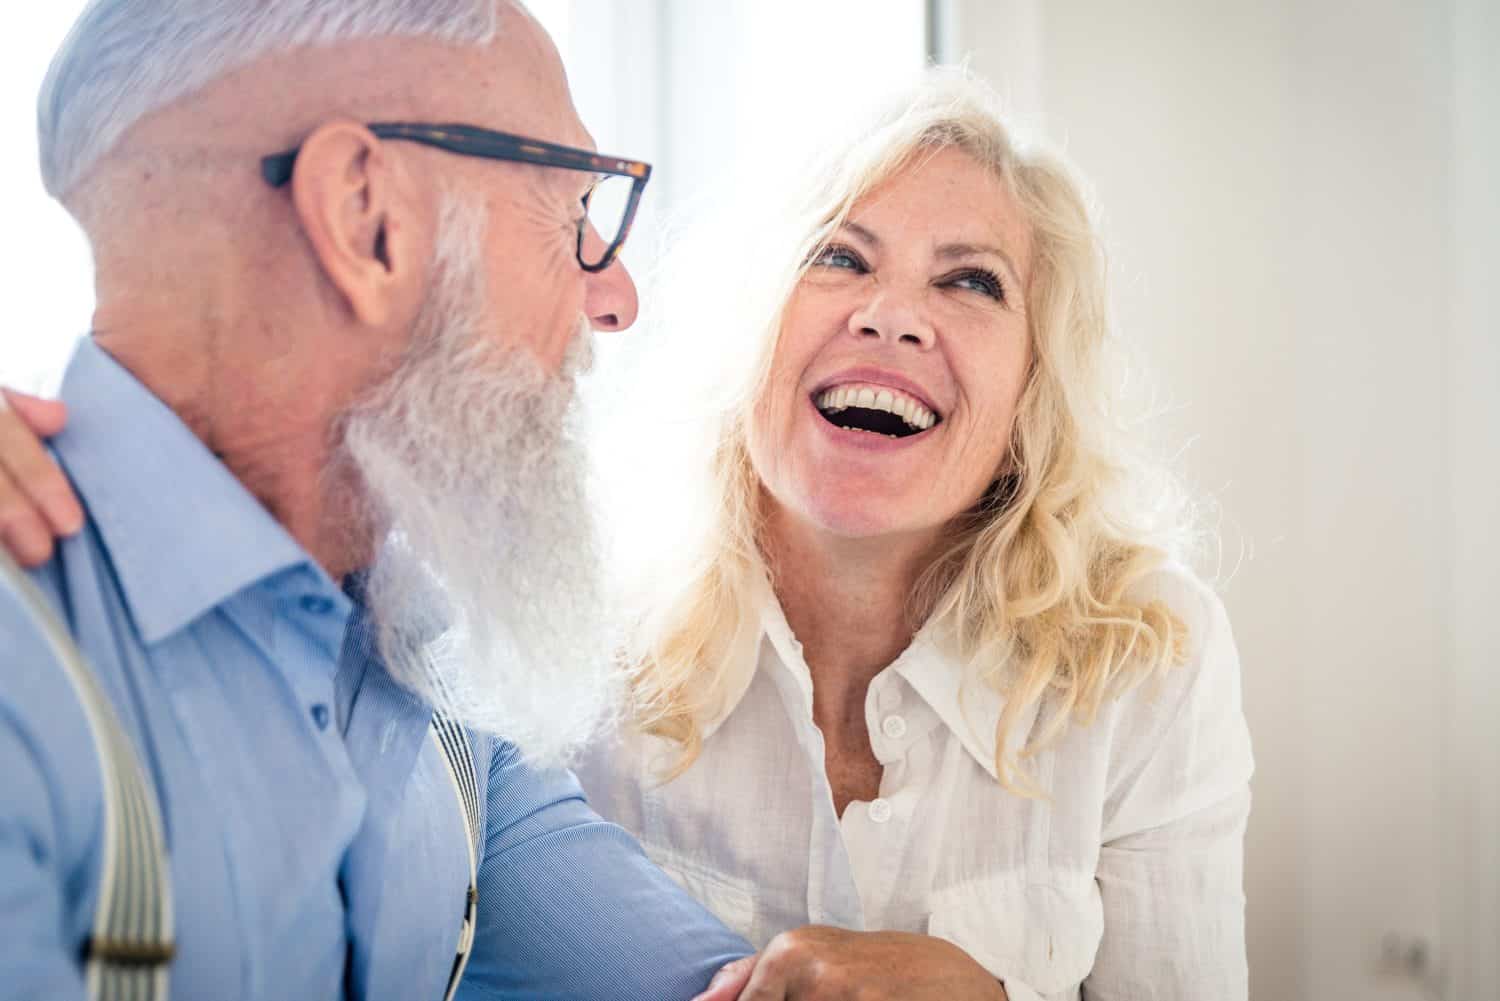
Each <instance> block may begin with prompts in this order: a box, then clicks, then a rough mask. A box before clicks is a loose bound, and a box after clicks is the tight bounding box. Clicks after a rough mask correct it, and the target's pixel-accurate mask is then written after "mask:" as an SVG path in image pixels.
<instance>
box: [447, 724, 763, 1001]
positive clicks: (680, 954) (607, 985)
mask: <svg viewBox="0 0 1500 1001" xmlns="http://www.w3.org/2000/svg"><path fill="white" fill-rule="evenodd" d="M487 802H488V816H487V821H486V837H485V844H484V846H483V847H484V858H483V861H482V862H481V864H480V870H479V921H478V928H477V931H476V938H475V942H474V952H473V955H472V957H471V958H470V960H469V967H468V970H467V972H466V973H465V975H464V979H463V984H462V986H461V987H460V989H459V995H458V996H459V997H460V998H471V999H477V998H522V997H524V998H528V999H530V998H555V999H558V1001H564V999H566V1001H591V999H599V1001H605V999H609V1001H614V999H619V998H652V999H658V998H660V999H663V1001H670V999H676V998H681V999H684V1001H685V999H687V998H691V997H693V996H694V995H695V994H697V993H698V992H699V991H701V990H703V988H704V987H705V986H706V985H707V984H708V981H709V978H710V977H712V976H713V975H714V973H715V971H717V970H718V969H719V968H720V967H721V966H723V965H724V964H725V963H728V962H729V961H731V960H733V959H737V958H739V957H741V956H745V955H748V954H749V953H750V952H751V951H752V950H751V948H750V945H749V943H747V942H745V941H744V940H743V939H741V938H740V937H739V936H738V935H735V934H734V933H733V932H731V931H729V929H727V928H725V927H724V925H723V924H721V923H720V922H719V921H718V920H717V919H716V918H715V917H714V916H713V915H712V914H710V913H709V912H708V911H707V910H705V909H704V908H703V907H702V906H701V905H700V904H698V902H697V901H695V900H693V898H692V897H690V896H689V895H688V894H687V893H686V892H685V891H683V890H682V889H681V888H680V887H679V886H678V885H677V884H676V883H674V882H673V881H672V880H671V878H670V877H668V876H667V875H666V874H665V873H663V872H662V871H661V870H660V869H658V868H657V867H656V866H655V865H653V864H652V863H651V861H650V860H649V859H648V858H647V857H646V855H645V853H644V852H643V851H641V848H640V846H639V845H638V844H637V843H636V842H635V839H634V838H632V837H630V835H628V834H626V833H625V832H624V831H623V830H621V829H620V828H619V827H616V826H615V825H613V824H610V823H607V822H605V821H604V820H602V819H600V817H599V816H598V814H596V813H594V811H593V810H592V809H590V808H589V805H588V804H587V802H585V800H584V797H583V791H582V790H581V789H580V788H579V786H578V782H577V780H575V779H574V778H573V776H572V775H571V774H569V773H568V772H565V771H560V770H559V771H547V772H541V771H537V770H535V769H533V768H531V767H529V766H527V765H526V764H525V763H524V762H522V761H521V759H520V757H519V755H518V754H517V753H516V751H515V749H514V748H512V747H510V746H509V745H504V744H502V745H500V746H498V747H497V748H496V750H495V755H494V759H493V761H492V762H491V765H490V774H489V789H488V794H487Z"/></svg>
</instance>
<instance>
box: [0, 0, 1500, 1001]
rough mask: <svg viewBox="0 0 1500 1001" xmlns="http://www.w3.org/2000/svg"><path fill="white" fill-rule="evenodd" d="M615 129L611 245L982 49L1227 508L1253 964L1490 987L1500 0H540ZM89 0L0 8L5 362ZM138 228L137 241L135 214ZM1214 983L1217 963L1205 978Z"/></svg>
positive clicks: (45, 302) (25, 345)
mask: <svg viewBox="0 0 1500 1001" xmlns="http://www.w3.org/2000/svg"><path fill="white" fill-rule="evenodd" d="M529 6H530V7H531V8H532V9H533V10H534V12H535V13H536V14H537V15H538V16H539V17H540V18H541V19H542V20H543V21H544V22H545V23H546V24H547V25H548V26H549V28H550V29H551V30H552V32H553V34H554V37H555V38H556V39H557V41H558V44H559V46H560V47H561V49H562V51H563V53H564V56H565V59H566V61H567V63H568V65H569V70H570V76H571V79H572V83H573V87H574V92H575V97H576V99H577V102H578V105H579V107H580V110H581V111H582V114H583V117H584V120H585V121H586V122H587V123H588V124H589V126H590V127H591V129H593V131H594V133H595V136H596V138H597V140H598V143H599V146H600V148H601V149H602V150H604V151H606V152H613V153H620V154H623V155H627V156H631V157H638V158H644V159H648V160H652V161H653V162H655V163H656V164H657V174H656V175H655V179H654V180H653V181H652V187H651V191H650V193H649V194H648V196H647V200H646V203H645V206H644V208H643V217H642V221H641V224H640V229H639V230H638V235H637V236H636V237H634V238H633V241H632V245H631V247H630V248H628V249H627V252H626V258H627V261H628V262H629V263H631V264H632V266H634V267H636V268H637V269H643V268H644V267H645V263H646V262H647V261H649V260H650V259H651V257H652V256H653V254H654V253H655V251H656V247H655V243H656V241H657V240H658V238H659V237H660V235H661V233H662V232H663V221H664V220H666V219H676V218H681V217H683V216H684V215H690V214H691V212H692V211H693V209H694V206H695V205H700V204H704V203H707V202H711V201H712V200H714V199H725V198H737V197H752V196H753V195H751V193H749V192H742V191H737V190H734V185H733V184H731V183H730V182H729V181H728V178H730V177H731V176H732V173H733V172H732V170H731V168H732V167H733V165H735V164H736V163H741V162H744V161H745V160H746V159H747V158H755V157H765V156H767V155H768V151H772V153H771V154H770V155H774V151H775V150H777V149H778V148H781V149H786V148H796V147H798V146H801V145H805V144H807V143H809V142H815V141H816V138H817V137H816V135H815V134H814V130H815V129H816V123H817V121H818V120H819V118H820V116H823V115H826V113H827V111H828V109H829V108H830V107H834V108H837V107H838V106H839V105H840V103H841V102H854V103H861V104H862V103H864V102H865V101H867V100H868V99H869V98H870V96H871V93H872V92H878V91H880V90H882V89H890V88H892V87H895V86H899V85H900V84H901V83H903V82H907V81H909V80H910V79H911V78H912V77H913V76H915V75H916V74H918V73H920V72H921V69H922V67H923V66H924V65H925V64H926V63H927V62H929V61H940V62H958V61H966V62H967V63H968V64H969V65H970V66H971V67H972V68H973V69H974V70H975V71H977V72H978V73H980V74H981V75H983V76H985V77H987V78H989V79H990V81H991V82H992V83H994V84H995V86H996V87H997V88H999V89H1000V90H1001V92H1002V93H1003V94H1005V95H1006V96H1007V98H1008V100H1009V103H1010V106H1011V108H1012V110H1013V114H1014V115H1015V117H1016V119H1017V120H1018V121H1019V122H1021V123H1023V124H1025V125H1028V126H1030V127H1033V128H1037V129H1039V130H1040V131H1042V132H1043V133H1044V134H1046V135H1047V136H1049V137H1050V138H1051V139H1052V140H1053V141H1054V142H1055V143H1056V144H1058V145H1060V146H1061V147H1062V148H1063V149H1064V150H1065V151H1066V153H1067V154H1068V155H1069V156H1070V157H1071V159H1072V160H1073V161H1074V162H1075V163H1076V164H1077V165H1078V166H1079V168H1080V169H1081V170H1082V172H1083V173H1084V174H1085V175H1086V176H1087V177H1088V178H1089V179H1090V180H1091V181H1092V183H1093V185H1094V187H1095V191H1096V195H1097V199H1098V201H1099V203H1100V205H1101V206H1102V209H1103V218H1104V225H1105V231H1106V236H1107V240H1108V243H1109V246H1110V250H1111V256H1112V266H1113V292H1114V297H1115V306H1116V317H1117V320H1118V321H1119V325H1120V327H1121V329H1122V331H1123V332H1124V334H1125V336H1126V337H1127V338H1128V339H1129V340H1130V341H1131V342H1132V343H1133V344H1135V345H1136V346H1137V347H1138V348H1139V349H1140V352H1141V353H1142V354H1143V355H1144V356H1145V357H1146V358H1147V359H1148V360H1149V364H1150V365H1151V366H1152V368H1154V370H1155V372H1156V375H1157V383H1158V386H1159V389H1158V395H1159V397H1160V402H1161V404H1162V406H1161V409H1162V410H1163V416H1162V417H1161V420H1160V423H1161V424H1162V432H1163V437H1164V438H1166V439H1167V440H1169V441H1177V442H1180V443H1183V445H1184V448H1183V451H1182V452H1181V463H1182V467H1183V469H1184V471H1185V472H1186V474H1187V475H1188V476H1189V478H1190V480H1191V482H1192V483H1193V485H1194V486H1195V487H1196V488H1197V489H1198V490H1199V491H1200V492H1201V493H1202V494H1203V495H1204V496H1205V497H1207V498H1209V499H1210V500H1211V501H1212V503H1213V506H1214V509H1215V510H1216V511H1217V522H1218V528H1219V531H1220V534H1221V537H1222V539H1223V545H1222V552H1221V554H1220V555H1219V557H1218V558H1217V559H1212V560H1210V561H1209V565H1207V566H1205V567H1203V568H1202V569H1203V571H1204V572H1205V573H1206V574H1207V575H1208V576H1210V577H1211V578H1213V579H1214V580H1215V582H1216V583H1217V584H1218V586H1219V588H1220V590H1221V592H1222V593H1223V595H1224V598H1225V601H1226V603H1227V604H1228V606H1229V610H1230V614H1231V618H1232V620H1233V622H1234V626H1235V631H1236V635H1237V639H1238V642H1239V647H1240V653H1241V659H1242V663H1243V667H1244V684H1245V699H1246V709H1247V713H1248V715H1249V718H1250V725H1251V729H1252V733H1253V735H1254V738H1255V747H1256V753H1257V758H1258V762H1259V766H1258V771H1257V775H1256V779H1255V809H1254V813H1253V815H1252V818H1251V826H1250V835H1249V842H1248V847H1247V873H1246V889H1247V894H1248V898H1249V935H1250V956H1251V991H1252V997H1254V998H1256V999H1258V1001H1314V999H1316V1001H1328V999H1340V1001H1341V999H1345V998H1350V999H1352V998H1361V999H1366V998H1376V999H1392V1001H1398V999H1438V998H1441V999H1445V1001H1485V999H1489V1001H1494V999H1500V739H1497V738H1496V737H1495V736H1494V735H1493V732H1492V731H1493V730H1494V728H1495V727H1496V726H1497V724H1500V609H1497V608H1494V607H1492V606H1493V605H1494V604H1495V603H1496V602H1497V599H1500V531H1497V529H1496V527H1495V523H1496V521H1497V520H1500V281H1497V280H1496V278H1495V276H1494V271H1495V270H1496V269H1497V268H1500V194H1497V178H1500V58H1497V53H1500V4H1497V3H1496V2H1495V0H1426V2H1423V3H1410V2H1404V0H1367V2H1361V3H1353V2H1349V0H1262V2H1260V3H1256V4H1230V3H1219V2H1209V3H1204V2H1201V0H1137V2H1136V3H1132V4H1114V3H1105V2H1102V0H1045V2H1044V0H530V2H529ZM80 7H81V3H80V2H78V0H56V2H52V3H47V4H34V5H28V6H27V8H26V10H25V13H24V14H23V15H21V16H19V17H18V18H17V19H16V20H15V21H14V22H13V24H12V28H11V30H9V31H8V32H6V33H5V34H4V36H3V37H0V75H3V76H4V86H0V127H3V129H4V134H5V135H7V136H9V137H10V139H9V140H8V144H9V145H8V155H7V156H6V157H5V158H4V162H3V163H0V182H3V183H0V218H3V219H4V220H5V222H6V225H7V229H8V232H9V236H10V238H9V239H7V240H4V241H0V267H3V269H4V273H5V274H7V275H9V276H11V280H10V283H9V289H8V302H9V307H10V317H9V319H8V320H7V323H6V330H5V332H4V333H3V334H0V337H3V342H0V343H3V345H4V347H3V350H0V382H3V383H5V384H9V385H15V386H21V387H23V388H36V389H50V388H51V387H52V386H53V385H55V382H56V380H57V377H58V376H59V375H60V372H61V368H62V365H63V363H64V362H65V360H66V356H67V352H68V348H69V345H70V344H71V342H72V341H73V339H74V338H75V337H76V336H77V335H78V334H80V333H81V332H83V331H85V330H86V329H87V327H88V323H89V316H90V311H91V308H92V285H91V282H90V278H89V261H88V253H87V249H86V247H85V246H84V244H83V241H82V238H81V237H80V235H79V234H78V232H77V231H76V229H75V228H74V226H73V225H72V223H71V222H70V220H69V219H68V218H67V217H66V215H65V214H64V213H63V212H62V211H61V209H59V208H58V207H57V206H55V205H54V204H52V203H51V202H50V201H48V200H47V198H46V197H45V195H44V194H43V192H42V189H41V185H40V181H39V179H38V175H37V168H36V151H35V139H34V134H35V119H34V111H33V102H34V98H35V93H36V88H37V85H38V84H39V82H40V80H41V77H42V74H43V72H44V70H45V67H46V63H47V60H48V59H49V57H50V55H51V53H52V51H53V50H54V48H55V47H56V45H57V44H58V42H59V41H60V40H61V38H62V36H63V34H64V33H65V32H66V30H67V28H68V26H69V24H70V23H71V21H72V19H73V17H74V16H75V15H76V13H77V11H78V9H79V8H80ZM145 249H146V250H148V251H149V248H145ZM1205 1001H1208V999H1205Z"/></svg>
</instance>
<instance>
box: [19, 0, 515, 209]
mask: <svg viewBox="0 0 1500 1001" xmlns="http://www.w3.org/2000/svg"><path fill="white" fill-rule="evenodd" d="M502 4H507V5H509V4H511V0H91V2H90V3H89V5H88V6H87V7H85V8H84V10H83V13H82V14H80V15H79V17H78V20H77V21H76V22H75V23H74V25H73V29H72V30H71V31H70V32H69V33H68V37H67V38H66V39H65V40H64V41H63V44H62V47H61V48H60V49H58V51H57V54H56V55H55V56H53V59H52V65H51V67H50V68H49V69H48V71H47V78H46V80H45V81H44V82H43V84H42V91H41V94H40V96H39V98H38V101H37V132H38V137H39V139H40V144H41V160H42V181H43V183H45V184H46V186H47V191H48V192H49V193H51V195H52V196H53V197H54V198H58V199H61V198H63V197H64V196H65V195H67V194H68V193H69V192H70V191H71V190H72V188H73V186H74V185H75V184H77V183H78V181H79V179H80V178H82V177H83V175H84V174H85V173H87V172H88V170H89V169H90V168H91V167H92V166H93V165H94V164H95V163H97V162H98V161H99V159H100V158H101V157H103V156H104V155H105V154H106V153H108V152H109V151H110V150H111V149H112V148H113V147H114V146H115V144H116V143H118V142H119V141H120V138H121V137H122V136H123V135H124V134H125V132H126V131H127V130H128V129H129V128H130V127H131V126H132V125H134V124H135V123H136V122H138V121H140V120H141V119H142V118H144V117H146V116H147V115H149V114H151V113H152V112H155V111H158V110H160V109H161V108H164V107H166V106H167V105H168V104H170V103H172V102H173V101H176V100H178V99H179V98H182V97H185V96H187V95H188V94H191V93H193V92H194V91H197V90H200V89H202V88H203V87H205V86H207V85H208V84H210V83H212V82H213V81H215V80H216V79H218V78H220V77H222V76H225V75H227V74H229V73H231V72H233V71H234V70H237V69H240V68H241V67H244V66H247V65H249V64H250V63H252V62H255V61H256V60H258V59H261V58H264V57H266V56H270V55H275V54H278V53H281V52H287V51H290V50H292V49H295V48H300V47H303V46H313V45H334V44H338V43H342V42H351V41H357V40H361V39H371V38H387V37H393V36H394V37H412V38H427V39H431V40H434V41H440V42H447V43H452V44H459V45H464V44H468V45H475V46H481V45H487V44H489V43H490V42H491V41H493V39H494V38H495V35H496V32H497V31H498V29H499V21H500V12H501V6H502Z"/></svg>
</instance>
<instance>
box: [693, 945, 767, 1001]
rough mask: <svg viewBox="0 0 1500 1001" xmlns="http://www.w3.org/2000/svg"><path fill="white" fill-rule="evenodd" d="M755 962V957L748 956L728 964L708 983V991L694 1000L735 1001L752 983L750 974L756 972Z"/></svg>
mask: <svg viewBox="0 0 1500 1001" xmlns="http://www.w3.org/2000/svg"><path fill="white" fill-rule="evenodd" d="M755 960H756V957H755V956H746V957H745V958H744V959H736V960H735V961H734V962H732V963H726V964H725V965H724V967H723V968H722V969H721V970H719V972H718V973H715V974H714V978H713V979H712V980H710V981H709V982H708V990H706V991H704V992H703V993H702V994H699V995H698V996H697V997H695V998H693V1001H735V999H736V998H738V997H739V996H740V991H742V990H744V989H745V984H747V983H749V982H750V974H752V973H754V972H755Z"/></svg>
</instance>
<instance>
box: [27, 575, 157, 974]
mask: <svg viewBox="0 0 1500 1001" xmlns="http://www.w3.org/2000/svg"><path fill="white" fill-rule="evenodd" d="M0 582H3V583H4V584H5V586H6V587H7V588H8V589H9V590H10V591H11V592H12V593H14V594H16V595H17V596H18V597H19V598H20V599H21V603H22V605H23V606H24V607H25V608H26V609H27V611H28V612H30V614H31V617H32V619H33V621H34V622H35V623H36V624H37V625H38V626H39V627H40V628H41V630H42V633H43V635H44V636H45V637H46V639H47V642H48V644H49V645H50V646H51V648H52V653H53V656H55V657H56V658H57V661H58V663H60V664H61V665H62V666H63V670H64V672H65V673H66V674H67V676H68V681H69V682H70V683H71V684H72V686H73V691H74V694H75V695H76V696H77V698H78V701H79V703H80V704H81V705H82V706H83V712H84V716H85V717H86V718H87V719H88V724H89V731H90V733H91V734H92V735H93V739H94V752H95V754H96V756H97V757H98V759H99V771H100V778H101V780H102V783H103V789H104V831H103V835H104V845H103V864H102V866H101V868H100V875H99V903H98V906H97V908H96V909H95V911H94V925H93V933H92V934H91V935H90V937H89V941H88V943H87V945H86V947H85V951H84V962H85V975H86V979H87V983H88V991H89V996H90V997H91V998H96V999H98V1001H165V998H166V997H167V971H168V967H169V965H170V964H171V961H172V955H173V950H174V946H173V942H172V884H171V873H170V869H169V866H168V860H167V853H166V839H165V838H164V836H163V834H162V823H161V815H160V813H159V807H158V805H157V804H158V802H159V801H158V799H157V797H156V788H155V786H154V784H153V783H152V781H151V776H150V774H149V773H148V772H147V771H146V770H145V769H144V768H142V767H141V763H140V759H139V757H138V756H137V755H136V751H135V748H134V746H132V744H131V743H130V738H129V737H128V736H126V733H125V729H124V727H122V726H121V725H120V720H119V717H118V716H117V715H116V714H115V710H114V706H113V705H112V704H111V703H110V701H109V698H108V696H106V695H105V693H104V690H103V688H102V687H100V685H99V681H98V679H97V678H95V677H94V673H93V671H92V670H90V669H89V666H88V665H87V664H86V663H85V662H84V659H83V656H82V654H81V653H80V652H79V650H78V647H77V645H76V644H75V643H74V642H73V638H72V636H71V635H70V634H69V632H68V630H67V628H66V627H65V626H64V625H63V624H62V622H61V621H60V620H59V619H58V617H57V614H56V613H55V612H54V611H53V610H52V608H51V606H50V605H48V603H47V600H46V598H45V597H44V596H43V595H42V593H41V592H40V591H39V590H38V589H37V587H36V585H35V584H33V583H32V582H31V579H30V578H29V577H27V576H26V575H25V574H24V573H22V572H21V570H20V568H19V567H17V566H16V565H15V563H14V562H12V561H11V559H10V557H9V556H7V555H5V554H4V553H3V552H0Z"/></svg>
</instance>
